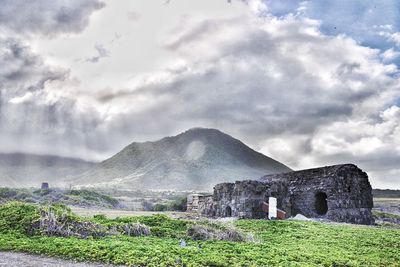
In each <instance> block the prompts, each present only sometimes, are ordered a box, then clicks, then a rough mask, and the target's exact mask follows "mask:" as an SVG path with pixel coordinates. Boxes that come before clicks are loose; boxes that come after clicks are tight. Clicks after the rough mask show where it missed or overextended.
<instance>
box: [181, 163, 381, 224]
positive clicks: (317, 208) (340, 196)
mask: <svg viewBox="0 0 400 267" xmlns="http://www.w3.org/2000/svg"><path fill="white" fill-rule="evenodd" d="M269 197H275V198H277V201H278V208H279V209H281V210H283V211H285V212H286V215H287V217H291V216H295V215H296V214H303V215H304V216H306V217H310V218H324V219H329V220H332V221H337V222H347V223H357V224H373V223H374V221H373V218H372V214H371V209H372V206H373V201H372V189H371V185H370V183H369V181H368V176H367V174H366V173H365V172H363V171H362V170H361V169H359V168H358V167H357V166H356V165H353V164H344V165H334V166H327V167H322V168H315V169H308V170H301V171H294V172H288V173H281V174H274V175H267V176H264V177H261V178H260V179H258V180H245V181H237V182H235V183H222V184H218V185H216V186H215V187H214V194H213V195H212V196H204V195H199V196H197V200H196V201H197V203H196V207H195V208H194V207H193V205H192V203H189V201H188V210H189V211H195V212H198V213H200V214H203V215H205V216H210V217H231V216H234V217H239V218H266V217H267V214H266V212H265V211H263V210H262V203H263V202H268V198H269Z"/></svg>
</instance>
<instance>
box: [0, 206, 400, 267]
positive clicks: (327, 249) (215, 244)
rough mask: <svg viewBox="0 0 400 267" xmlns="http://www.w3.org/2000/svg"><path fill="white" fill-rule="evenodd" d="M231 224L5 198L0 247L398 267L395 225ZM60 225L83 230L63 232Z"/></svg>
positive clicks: (94, 255) (137, 261) (133, 260)
mask: <svg viewBox="0 0 400 267" xmlns="http://www.w3.org/2000/svg"><path fill="white" fill-rule="evenodd" d="M49 210H50V211H51V210H52V211H53V215H52V216H49V213H48V211H49ZM43 216H44V217H43ZM46 218H47V219H48V218H52V219H53V221H59V223H60V224H59V225H58V226H59V229H58V228H54V227H53V228H51V230H53V232H51V231H50V232H49V229H50V227H49V225H52V221H51V220H47V219H46ZM38 223H39V224H38ZM234 224H235V225H234V226H235V229H234V228H232V227H227V226H224V225H221V224H216V223H210V222H205V221H202V222H194V221H187V220H177V219H172V218H169V217H167V216H163V215H154V216H136V217H126V218H116V219H108V218H106V217H104V216H96V217H95V218H93V219H88V218H81V217H78V216H76V215H74V214H73V213H71V212H70V211H68V209H66V208H64V207H62V206H54V207H50V208H49V207H38V206H34V205H31V204H23V203H16V202H13V203H9V204H6V205H3V206H0V250H14V251H24V252H31V253H40V254H46V255H50V256H59V257H63V258H73V259H78V260H80V261H100V262H106V263H113V264H126V265H140V266H400V253H399V251H400V230H399V229H395V228H386V227H370V226H356V225H339V224H323V223H318V222H300V221H266V220H238V221H236V222H234ZM55 225H57V223H55ZM63 227H64V228H63ZM85 227H86V228H85ZM196 227H198V228H199V229H200V230H199V229H197V228H196ZM67 228H68V229H69V230H70V232H69V233H72V232H74V231H76V232H79V233H83V235H81V236H79V237H78V236H76V237H63V236H67V235H68V234H66V233H68V232H65V231H64V232H63V229H64V230H65V229H67ZM82 229H83V230H82ZM128 229H130V230H128ZM193 229H195V231H194V230H193ZM196 229H197V230H196ZM127 230H128V231H127ZM82 231H83V232H82ZM85 231H86V232H85ZM146 231H147V232H146ZM249 234H253V235H254V238H250V236H251V235H249ZM57 235H59V236H57ZM82 237H85V238H82ZM181 239H184V240H185V241H186V243H187V245H186V246H185V247H182V246H181V245H180V240H181ZM193 239H208V240H193ZM219 239H224V240H219ZM226 240H236V242H233V241H226Z"/></svg>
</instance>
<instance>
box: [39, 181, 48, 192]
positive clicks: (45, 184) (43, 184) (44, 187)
mask: <svg viewBox="0 0 400 267" xmlns="http://www.w3.org/2000/svg"><path fill="white" fill-rule="evenodd" d="M40 189H41V190H48V189H49V183H46V182H43V183H42V185H41V186H40Z"/></svg>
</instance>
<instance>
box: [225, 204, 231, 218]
mask: <svg viewBox="0 0 400 267" xmlns="http://www.w3.org/2000/svg"><path fill="white" fill-rule="evenodd" d="M225 217H232V208H231V207H229V206H227V207H226V208H225Z"/></svg>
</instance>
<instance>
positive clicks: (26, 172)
mask: <svg viewBox="0 0 400 267" xmlns="http://www.w3.org/2000/svg"><path fill="white" fill-rule="evenodd" d="M93 166H94V163H93V162H87V161H83V160H80V159H74V158H66V157H59V156H51V155H36V154H26V153H0V187H1V186H3V187H4V186H7V187H39V186H40V184H41V183H42V182H44V181H46V182H50V185H51V186H53V185H55V184H60V183H63V182H64V180H65V178H66V177H69V176H74V175H77V174H79V173H82V172H84V171H86V170H88V169H90V168H91V167H93Z"/></svg>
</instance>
